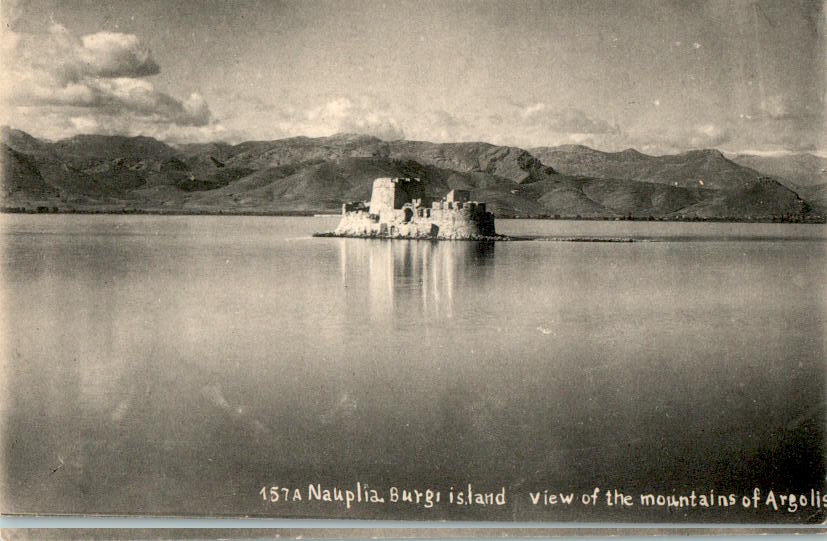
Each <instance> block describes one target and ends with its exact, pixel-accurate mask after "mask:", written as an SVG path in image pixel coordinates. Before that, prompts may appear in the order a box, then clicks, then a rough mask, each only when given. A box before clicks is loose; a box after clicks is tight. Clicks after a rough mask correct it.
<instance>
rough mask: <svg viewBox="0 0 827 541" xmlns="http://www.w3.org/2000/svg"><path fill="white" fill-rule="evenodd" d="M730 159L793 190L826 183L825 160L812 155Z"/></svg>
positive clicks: (732, 157) (826, 163)
mask: <svg viewBox="0 0 827 541" xmlns="http://www.w3.org/2000/svg"><path fill="white" fill-rule="evenodd" d="M730 159H731V160H732V161H733V162H735V163H738V164H741V165H743V166H745V167H750V168H752V169H755V170H756V171H760V172H761V173H763V174H765V175H769V176H772V177H775V178H777V179H778V180H780V181H781V182H782V183H783V184H784V185H786V186H787V187H790V188H793V189H795V188H798V187H802V186H815V185H818V184H825V183H827V158H822V157H820V156H814V155H813V154H789V155H784V156H754V155H750V154H735V155H732V156H730Z"/></svg>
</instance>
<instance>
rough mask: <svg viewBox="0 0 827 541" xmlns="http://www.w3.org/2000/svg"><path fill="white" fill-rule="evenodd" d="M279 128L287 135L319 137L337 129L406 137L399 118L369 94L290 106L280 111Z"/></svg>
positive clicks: (383, 136)
mask: <svg viewBox="0 0 827 541" xmlns="http://www.w3.org/2000/svg"><path fill="white" fill-rule="evenodd" d="M278 127H279V130H280V131H281V132H282V133H284V134H285V135H308V136H312V137H319V136H324V135H332V134H334V133H343V132H347V133H361V134H366V135H373V136H375V137H379V138H380V139H384V140H386V141H392V140H395V139H404V137H405V133H404V132H403V130H402V127H401V126H400V124H399V122H398V121H397V120H396V119H395V118H394V117H393V116H392V115H391V114H390V113H389V112H387V110H386V109H385V108H383V107H380V105H379V104H376V103H374V102H373V100H371V99H369V98H362V99H358V100H357V99H351V98H349V97H344V96H341V97H336V98H333V99H330V100H329V101H327V102H325V103H323V104H320V105H316V106H312V107H310V108H308V109H305V110H300V109H295V108H287V109H285V110H284V111H282V113H281V119H280V120H279V122H278Z"/></svg>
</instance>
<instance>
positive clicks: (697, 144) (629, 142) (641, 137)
mask: <svg viewBox="0 0 827 541" xmlns="http://www.w3.org/2000/svg"><path fill="white" fill-rule="evenodd" d="M731 140H732V132H731V130H730V129H729V128H727V127H726V126H723V125H721V124H719V123H715V122H700V123H694V124H692V123H675V124H672V125H666V126H664V127H660V128H652V127H651V126H649V127H637V128H636V129H634V130H632V131H631V132H630V133H628V134H626V136H625V144H626V146H627V147H629V146H631V147H635V148H638V149H640V150H642V151H644V152H649V153H653V154H671V153H675V152H683V151H685V150H688V149H700V148H714V147H718V146H721V145H723V144H725V143H728V142H730V141H731Z"/></svg>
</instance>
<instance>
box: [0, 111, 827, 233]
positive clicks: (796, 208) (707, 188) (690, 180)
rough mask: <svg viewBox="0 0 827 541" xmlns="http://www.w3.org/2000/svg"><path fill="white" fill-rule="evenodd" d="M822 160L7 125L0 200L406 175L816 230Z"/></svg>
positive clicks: (130, 207)
mask: <svg viewBox="0 0 827 541" xmlns="http://www.w3.org/2000/svg"><path fill="white" fill-rule="evenodd" d="M730 158H732V159H730ZM820 159H821V158H818V157H816V156H812V155H803V156H801V155H799V156H797V157H778V158H766V157H758V156H744V155H738V156H733V157H727V156H724V155H723V154H722V153H721V152H719V151H717V150H713V149H707V150H694V151H690V152H685V153H682V154H676V155H668V156H649V155H646V154H642V153H640V152H638V151H636V150H633V149H629V150H625V151H623V152H615V153H611V152H601V151H598V150H594V149H591V148H589V147H584V146H570V145H569V146H558V147H538V148H532V149H528V150H526V149H521V148H516V147H509V146H497V145H492V144H488V143H430V142H425V141H406V140H400V141H383V140H381V139H377V138H375V137H371V136H366V135H354V134H338V135H334V136H330V137H319V138H309V137H293V138H289V139H280V140H275V141H247V142H243V143H240V144H236V145H231V144H227V143H222V142H216V143H204V144H185V145H170V144H166V143H164V142H161V141H158V140H156V139H153V138H150V137H143V136H138V137H125V136H105V135H77V136H74V137H71V138H68V139H63V140H60V141H46V140H42V139H38V138H35V137H33V136H31V135H29V134H27V133H25V132H23V131H20V130H16V129H13V128H9V127H4V128H3V130H2V143H0V160H2V190H0V199H1V200H2V206H3V208H4V209H5V210H7V211H37V210H38V209H39V210H40V211H43V210H55V209H56V210H58V211H66V212H73V211H74V212H123V211H137V212H169V213H265V214H276V213H329V212H339V209H340V208H341V204H342V203H343V202H345V201H351V200H364V199H367V198H369V197H370V189H371V185H372V182H373V179H374V178H376V177H380V176H392V177H393V176H415V177H420V178H422V179H423V180H424V181H425V182H426V189H427V192H428V194H429V195H431V196H433V197H442V196H444V195H445V193H446V192H447V191H448V190H450V189H453V188H461V189H468V190H471V192H472V197H473V198H474V199H477V200H479V201H485V202H487V203H488V205H489V208H490V209H491V210H492V211H493V212H494V213H495V215H496V216H498V217H566V218H569V217H578V216H580V217H584V218H623V217H626V218H637V219H652V218H656V219H722V220H782V219H783V220H793V221H802V220H806V221H823V219H824V215H825V207H827V189H825V186H827V184H825V181H824V171H823V169H824V167H823V165H824V164H823V162H819V161H818V160H820ZM819 167H821V169H819ZM819 175H821V176H819Z"/></svg>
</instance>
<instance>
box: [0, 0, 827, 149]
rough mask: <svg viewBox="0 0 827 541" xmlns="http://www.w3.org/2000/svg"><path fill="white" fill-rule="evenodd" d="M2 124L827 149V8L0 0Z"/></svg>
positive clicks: (169, 136) (811, 4)
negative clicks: (826, 127) (826, 114)
mask: <svg viewBox="0 0 827 541" xmlns="http://www.w3.org/2000/svg"><path fill="white" fill-rule="evenodd" d="M0 22H2V29H1V30H0V31H1V32H2V34H0V62H1V63H2V64H1V65H2V72H3V73H4V77H3V79H4V81H3V82H2V83H0V105H1V107H0V115H2V118H1V119H0V120H2V123H3V124H7V125H10V126H12V127H15V128H18V129H23V130H25V131H27V132H29V133H31V134H32V135H35V136H38V137H43V138H48V139H58V138H63V137H69V136H72V135H75V134H78V133H105V134H125V135H137V134H142V135H149V136H152V137H156V138H159V139H162V140H165V141H169V142H173V143H184V142H203V141H218V140H223V141H228V142H233V143H236V142H240V141H244V140H266V139H279V138H284V137H292V136H297V135H306V136H323V135H331V134H334V133H340V132H351V133H364V134H369V135H375V136H377V137H380V138H382V139H385V140H394V139H401V138H405V139H417V140H428V141H435V142H449V141H487V142H491V143H495V144H506V145H514V146H520V147H523V148H530V147H535V146H553V145H560V144H584V145H588V146H591V147H593V148H598V149H601V150H607V151H617V150H623V149H625V148H629V147H633V148H637V149H638V150H641V151H644V152H648V153H651V154H665V153H672V152H680V151H684V150H689V149H693V148H709V147H715V148H719V149H721V150H724V151H728V152H752V153H762V154H773V153H784V152H800V151H810V152H815V153H819V154H825V153H827V140H826V139H825V136H824V132H825V126H824V117H825V114H824V109H825V104H824V97H825V75H826V74H827V71H825V58H827V49H826V48H825V35H824V33H825V13H824V4H823V3H821V2H818V1H802V2H796V1H790V0H786V1H783V2H781V1H766V2H765V1H760V0H755V1H753V0H750V1H746V0H743V1H742V0H737V1H736V0H721V1H708V2H691V1H683V0H680V1H678V0H675V1H654V0H652V1H643V0H639V1H631V0H630V1H628V2H616V1H590V0H585V1H583V0H579V1H577V0H572V1H518V0H510V1H505V0H501V1H482V0H475V1H448V0H443V1H429V0H421V1H410V2H408V1H386V2H381V1H378V0H377V1H356V0H341V1H336V2H322V1H309V0H308V1H299V2H292V1H286V2H279V1H274V0H267V1H261V2H258V1H252V0H241V1H236V2H224V1H220V2H218V1H215V2H214V1H207V0H198V1H186V0H175V1H169V0H165V1H150V0H122V1H117V0H115V1H108V2H100V1H97V0H95V1H81V0H54V1H52V0H36V1H34V0H33V1H27V0H0Z"/></svg>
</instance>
